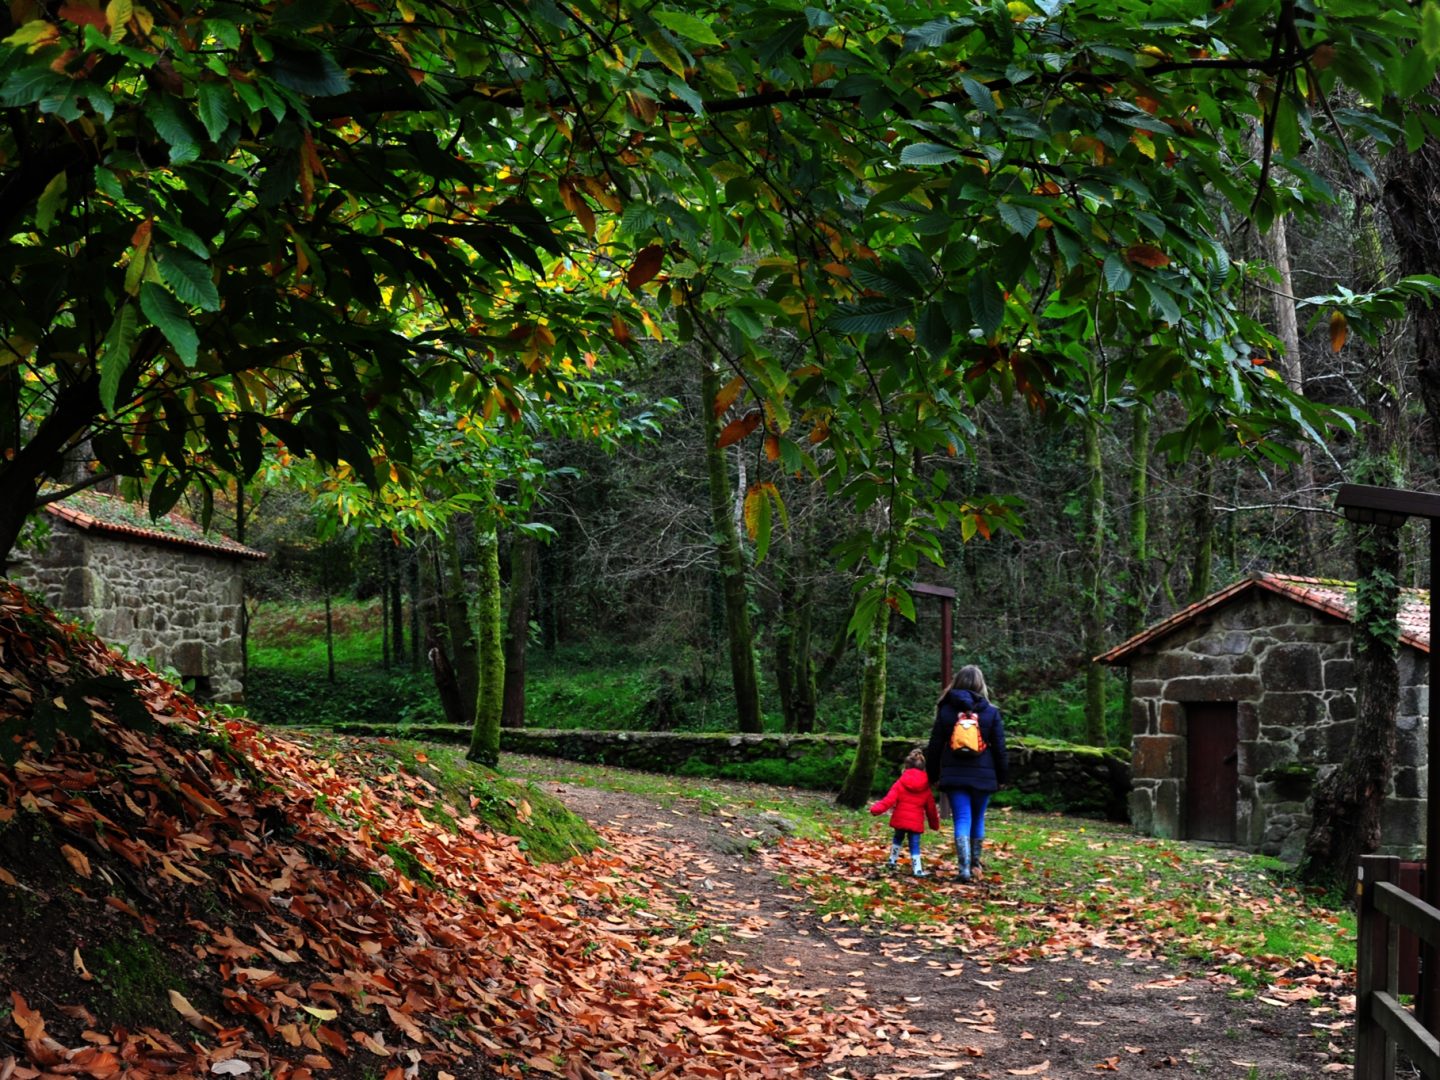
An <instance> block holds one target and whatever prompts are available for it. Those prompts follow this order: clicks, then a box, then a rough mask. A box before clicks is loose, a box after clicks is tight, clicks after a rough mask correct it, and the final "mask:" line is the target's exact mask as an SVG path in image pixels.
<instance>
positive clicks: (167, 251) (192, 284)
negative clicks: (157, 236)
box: [155, 248, 220, 311]
mask: <svg viewBox="0 0 1440 1080" xmlns="http://www.w3.org/2000/svg"><path fill="white" fill-rule="evenodd" d="M155 254H156V261H157V262H158V264H159V267H160V277H161V279H163V280H164V282H165V284H166V285H169V286H170V289H171V291H173V292H174V293H175V295H176V296H178V297H179V298H180V299H181V300H183V301H184V302H185V303H187V304H190V305H191V306H192V307H198V308H199V309H200V310H201V311H219V310H220V293H219V291H218V290H217V289H216V288H215V279H214V278H213V277H212V276H211V270H210V266H209V265H208V264H207V263H203V262H201V261H200V260H199V259H197V258H195V257H194V256H193V255H187V254H185V253H184V252H183V251H177V250H176V249H175V248H161V249H160V250H159V251H157V252H156V253H155Z"/></svg>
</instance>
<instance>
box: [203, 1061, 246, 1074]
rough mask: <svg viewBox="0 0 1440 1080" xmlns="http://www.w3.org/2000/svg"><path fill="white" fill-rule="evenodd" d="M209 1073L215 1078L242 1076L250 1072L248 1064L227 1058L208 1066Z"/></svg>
mask: <svg viewBox="0 0 1440 1080" xmlns="http://www.w3.org/2000/svg"><path fill="white" fill-rule="evenodd" d="M210 1071H211V1072H212V1073H215V1074H216V1075H217V1076H244V1075H245V1074H246V1073H248V1072H249V1071H250V1063H249V1062H248V1061H241V1060H240V1059H239V1058H228V1059H226V1060H225V1061H217V1062H215V1064H214V1065H211V1066H210Z"/></svg>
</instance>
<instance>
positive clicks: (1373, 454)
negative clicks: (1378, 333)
mask: <svg viewBox="0 0 1440 1080" xmlns="http://www.w3.org/2000/svg"><path fill="white" fill-rule="evenodd" d="M1413 164H1415V163H1414V162H1413V161H1411V162H1409V165H1413ZM1406 168H1407V163H1406V162H1405V161H1404V160H1403V159H1402V161H1401V163H1400V164H1399V165H1396V166H1392V171H1394V172H1396V173H1401V174H1403V173H1404V171H1405V170H1406ZM1431 183H1432V185H1433V177H1431ZM1366 209H1367V210H1368V209H1369V208H1366ZM1393 212H1394V210H1393V208H1392V213H1393ZM1363 216H1364V217H1367V218H1368V214H1365V215H1363ZM1392 224H1395V225H1396V226H1397V228H1398V227H1399V225H1400V224H1405V225H1406V226H1407V227H1408V226H1409V225H1410V224H1411V223H1409V222H1408V221H1407V222H1404V223H1396V222H1393V221H1392ZM1429 228H1430V229H1431V230H1432V231H1431V232H1430V233H1429V234H1428V235H1429V238H1430V241H1431V242H1432V243H1434V242H1437V241H1440V222H1437V221H1436V220H1435V219H1433V218H1432V219H1431V220H1430V222H1429ZM1356 241H1357V243H1356V245H1355V247H1354V249H1353V250H1354V252H1355V254H1356V257H1357V262H1358V265H1357V270H1358V271H1359V275H1358V276H1359V277H1360V283H1361V287H1364V286H1365V285H1366V284H1367V283H1369V284H1370V285H1372V286H1373V285H1375V284H1378V283H1379V282H1380V281H1382V280H1383V279H1384V278H1385V276H1386V273H1387V267H1386V265H1385V256H1384V250H1383V246H1382V242H1381V238H1380V234H1379V230H1378V229H1377V228H1376V227H1375V225H1374V222H1373V221H1370V222H1369V227H1368V228H1362V229H1361V230H1360V231H1359V234H1358V235H1357V237H1356ZM1403 262H1404V260H1403V259H1402V264H1403ZM1413 315H1414V318H1415V320H1416V323H1417V325H1416V330H1417V345H1418V346H1419V347H1420V348H1421V349H1423V348H1424V340H1425V338H1424V334H1423V333H1421V332H1420V331H1421V327H1420V326H1419V323H1420V322H1422V321H1432V322H1433V321H1435V318H1436V317H1435V314H1434V313H1433V312H1431V311H1430V310H1429V309H1425V310H1423V311H1421V310H1419V309H1417V310H1416V311H1415V312H1414V313H1413ZM1433 340H1440V337H1437V338H1435V339H1433ZM1360 355H1361V357H1362V358H1363V360H1364V363H1365V370H1364V381H1363V382H1362V384H1361V385H1362V388H1363V390H1362V392H1363V395H1364V401H1363V402H1362V404H1363V405H1364V407H1365V409H1366V410H1367V411H1368V412H1369V413H1370V415H1371V416H1372V417H1373V419H1374V423H1372V424H1367V425H1365V426H1364V427H1362V428H1361V429H1360V432H1361V440H1362V447H1361V453H1360V454H1359V456H1358V457H1357V458H1356V460H1355V463H1354V464H1353V465H1352V466H1351V476H1352V478H1353V480H1354V481H1355V482H1356V483H1359V484H1373V485H1375V486H1377V487H1400V486H1403V484H1404V481H1405V464H1404V461H1403V460H1402V459H1401V457H1400V456H1399V453H1400V448H1402V447H1404V446H1406V445H1408V442H1409V436H1408V432H1407V431H1406V430H1405V429H1406V423H1405V410H1404V408H1403V402H1402V401H1401V399H1400V389H1399V388H1400V387H1401V385H1402V384H1403V378H1404V376H1403V372H1402V370H1401V367H1400V363H1399V361H1398V359H1397V356H1396V348H1395V343H1394V342H1393V341H1392V340H1391V339H1390V338H1389V337H1385V338H1382V339H1381V341H1380V342H1379V343H1378V344H1377V345H1376V346H1374V347H1364V348H1363V349H1362V350H1361V351H1360ZM1433 359H1434V358H1432V360H1433ZM1429 527H1430V528H1432V529H1433V528H1435V527H1436V523H1435V522H1431V523H1430V525H1429ZM1352 529H1353V535H1354V538H1355V621H1354V628H1353V630H1352V631H1351V639H1350V640H1351V654H1352V656H1353V657H1354V661H1355V688H1356V693H1355V712H1356V717H1355V726H1354V731H1353V734H1352V736H1351V742H1350V749H1349V751H1348V752H1347V753H1346V754H1345V755H1344V757H1342V758H1341V759H1340V762H1339V764H1338V765H1337V766H1336V767H1335V769H1334V770H1333V771H1332V772H1330V773H1328V774H1327V775H1326V776H1325V777H1323V778H1322V779H1321V781H1320V783H1319V784H1318V785H1317V786H1316V789H1315V793H1314V799H1313V807H1312V812H1311V819H1310V820H1311V824H1310V835H1309V836H1308V837H1307V838H1306V841H1305V855H1304V858H1303V860H1302V863H1301V874H1302V876H1303V877H1304V878H1305V880H1307V881H1310V882H1312V883H1315V884H1324V885H1332V886H1341V887H1344V886H1347V885H1348V884H1349V882H1351V881H1353V880H1354V879H1355V868H1356V866H1357V865H1358V863H1359V859H1360V856H1361V855H1369V854H1372V853H1374V852H1375V851H1378V850H1379V848H1380V839H1381V832H1380V824H1381V821H1380V819H1381V811H1382V809H1383V808H1384V805H1385V799H1386V796H1387V795H1388V794H1389V790H1390V781H1391V778H1392V776H1393V773H1394V769H1395V757H1396V753H1397V743H1398V738H1399V737H1398V733H1397V730H1396V726H1395V724H1396V718H1397V715H1398V713H1399V708H1400V672H1399V663H1398V656H1397V653H1398V648H1399V642H1400V626H1399V621H1398V612H1399V607H1400V564H1401V557H1400V532H1399V530H1398V529H1393V528H1388V527H1384V526H1379V525H1354V526H1352ZM1432 588H1433V585H1432Z"/></svg>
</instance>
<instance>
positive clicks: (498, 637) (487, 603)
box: [465, 476, 505, 765]
mask: <svg viewBox="0 0 1440 1080" xmlns="http://www.w3.org/2000/svg"><path fill="white" fill-rule="evenodd" d="M479 483H480V485H481V487H480V488H479V490H478V491H477V494H478V495H479V497H480V503H481V505H484V506H491V505H493V504H494V498H495V488H494V482H493V481H491V480H490V479H488V478H487V477H483V476H482V477H481V478H480V481H479ZM475 565H476V569H477V571H478V574H477V580H476V585H475V625H476V632H475V643H476V650H477V653H478V656H479V673H478V675H479V683H480V690H479V694H478V695H477V697H476V699H475V728H474V730H473V731H472V733H471V735H470V749H469V751H468V752H467V753H466V755H465V756H466V757H468V758H469V759H470V760H471V761H478V762H480V763H481V764H482V765H496V764H498V763H499V761H500V717H501V714H502V713H503V712H504V709H505V646H504V633H503V630H502V623H501V618H500V614H501V608H502V603H501V589H500V538H499V535H498V533H497V530H496V527H495V519H494V515H493V513H489V514H485V515H481V516H477V518H476V520H475Z"/></svg>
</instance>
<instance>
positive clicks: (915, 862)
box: [910, 855, 930, 877]
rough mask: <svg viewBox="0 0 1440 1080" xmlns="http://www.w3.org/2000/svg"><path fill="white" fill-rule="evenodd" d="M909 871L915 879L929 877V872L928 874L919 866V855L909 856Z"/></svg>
mask: <svg viewBox="0 0 1440 1080" xmlns="http://www.w3.org/2000/svg"><path fill="white" fill-rule="evenodd" d="M910 869H911V871H912V872H913V873H914V874H915V876H916V877H929V876H930V872H929V871H928V870H926V869H925V868H924V867H923V866H921V865H920V856H919V855H911V856H910Z"/></svg>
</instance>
